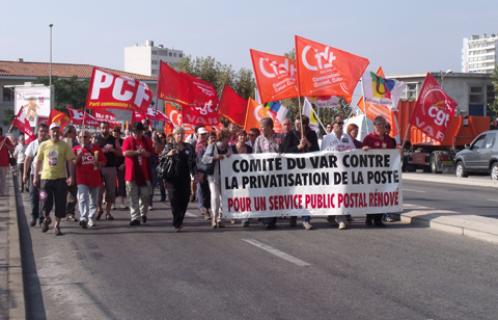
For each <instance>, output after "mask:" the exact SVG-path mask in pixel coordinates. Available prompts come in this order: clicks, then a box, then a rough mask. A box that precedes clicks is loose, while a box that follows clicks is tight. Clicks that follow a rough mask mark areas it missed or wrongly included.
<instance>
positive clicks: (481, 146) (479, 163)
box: [455, 130, 498, 180]
mask: <svg viewBox="0 0 498 320" xmlns="http://www.w3.org/2000/svg"><path fill="white" fill-rule="evenodd" d="M455 162H456V176H457V177H459V178H463V177H467V176H468V175H469V173H478V172H479V173H487V174H489V175H490V176H491V179H493V180H498V130H489V131H485V132H483V133H481V134H480V135H478V136H477V137H476V138H475V139H474V141H472V143H471V144H470V146H466V148H465V149H464V150H462V151H459V152H458V153H457V154H456V156H455Z"/></svg>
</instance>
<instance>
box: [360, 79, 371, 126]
mask: <svg viewBox="0 0 498 320" xmlns="http://www.w3.org/2000/svg"><path fill="white" fill-rule="evenodd" d="M360 82H361V94H362V95H363V110H364V111H365V114H364V116H365V128H366V130H367V133H366V134H367V135H368V133H369V130H368V116H367V114H368V113H367V100H366V99H365V87H364V85H363V78H360ZM360 134H361V133H360Z"/></svg>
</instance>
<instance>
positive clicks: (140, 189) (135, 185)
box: [122, 122, 154, 226]
mask: <svg viewBox="0 0 498 320" xmlns="http://www.w3.org/2000/svg"><path fill="white" fill-rule="evenodd" d="M144 129H145V128H144V126H143V124H142V123H141V122H136V123H134V124H133V130H132V135H131V136H129V137H127V138H126V139H125V140H124V141H123V147H122V150H123V156H124V157H125V182H126V194H127V195H128V197H129V199H130V215H131V221H130V226H139V225H140V220H139V219H140V217H141V218H142V223H146V222H147V209H148V206H149V196H150V193H151V184H150V170H149V158H150V156H151V154H152V153H153V152H154V149H153V148H152V141H151V140H150V139H149V138H147V137H146V136H144V135H143V132H144Z"/></svg>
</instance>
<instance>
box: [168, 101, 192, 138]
mask: <svg viewBox="0 0 498 320" xmlns="http://www.w3.org/2000/svg"><path fill="white" fill-rule="evenodd" d="M164 114H165V116H166V118H167V121H166V122H165V125H164V131H165V132H166V133H167V134H169V133H173V129H174V128H175V127H179V126H182V127H183V128H184V129H185V133H186V134H191V133H193V132H194V127H193V126H192V125H191V124H187V123H185V124H184V123H183V120H182V113H181V111H180V110H178V109H177V108H175V107H174V106H173V105H171V104H169V103H167V104H166V105H165V106H164Z"/></svg>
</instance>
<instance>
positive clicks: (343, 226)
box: [339, 222, 348, 230]
mask: <svg viewBox="0 0 498 320" xmlns="http://www.w3.org/2000/svg"><path fill="white" fill-rule="evenodd" d="M347 228H348V225H347V224H346V222H339V230H344V229H347Z"/></svg>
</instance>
